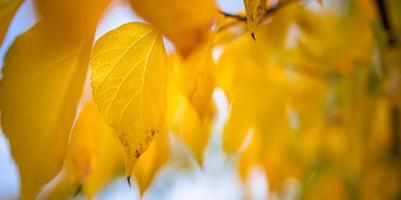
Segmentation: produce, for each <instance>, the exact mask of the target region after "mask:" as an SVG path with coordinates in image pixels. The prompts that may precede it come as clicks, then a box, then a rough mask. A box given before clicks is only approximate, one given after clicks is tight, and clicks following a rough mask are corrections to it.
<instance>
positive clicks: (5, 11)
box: [0, 0, 23, 47]
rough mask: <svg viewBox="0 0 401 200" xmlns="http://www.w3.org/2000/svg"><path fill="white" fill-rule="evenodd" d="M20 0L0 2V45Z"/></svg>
mask: <svg viewBox="0 0 401 200" xmlns="http://www.w3.org/2000/svg"><path fill="white" fill-rule="evenodd" d="M22 2H23V1H22V0H5V1H4V0H2V1H1V2H0V47H1V44H2V42H3V39H4V36H5V35H6V33H7V28H8V26H9V25H10V22H11V20H12V19H13V17H14V15H15V12H17V9H18V7H19V6H20V5H21V3H22Z"/></svg>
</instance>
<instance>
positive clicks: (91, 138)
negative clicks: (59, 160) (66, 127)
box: [45, 102, 124, 199]
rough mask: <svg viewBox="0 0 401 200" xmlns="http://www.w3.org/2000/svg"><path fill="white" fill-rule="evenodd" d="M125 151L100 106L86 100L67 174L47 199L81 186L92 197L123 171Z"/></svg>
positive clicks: (64, 195) (69, 194)
mask: <svg viewBox="0 0 401 200" xmlns="http://www.w3.org/2000/svg"><path fill="white" fill-rule="evenodd" d="M123 159H124V158H123V152H122V149H121V147H120V144H119V142H118V139H117V136H116V135H115V134H114V132H113V130H112V128H111V127H109V126H108V125H107V124H106V123H105V122H104V120H103V118H102V116H101V115H100V114H99V113H98V111H97V110H96V107H95V104H94V103H93V102H88V103H86V104H85V106H84V108H83V110H82V111H81V113H80V116H79V118H78V120H77V122H76V123H75V126H74V128H73V131H72V133H71V142H70V144H69V146H68V153H67V157H66V160H65V163H64V168H63V169H64V171H63V173H64V174H63V177H62V178H61V180H60V181H59V182H58V183H57V184H56V185H55V187H53V188H52V189H51V190H50V192H49V193H48V194H46V196H45V198H46V199H68V198H71V197H72V196H73V195H74V194H75V193H77V192H79V190H80V188H81V189H82V190H83V192H84V193H85V194H86V196H87V197H88V198H89V199H91V198H92V197H93V196H94V194H95V193H96V192H97V191H99V189H100V188H101V187H102V186H104V185H105V184H106V183H107V182H108V181H110V180H112V179H113V178H115V177H117V176H118V175H120V174H121V173H122V172H123V167H124V163H123Z"/></svg>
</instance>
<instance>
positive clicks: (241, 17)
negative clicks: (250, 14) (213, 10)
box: [220, 11, 246, 21]
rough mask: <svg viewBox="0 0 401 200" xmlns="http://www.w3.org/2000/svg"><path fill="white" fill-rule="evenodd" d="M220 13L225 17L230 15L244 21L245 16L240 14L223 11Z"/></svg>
mask: <svg viewBox="0 0 401 200" xmlns="http://www.w3.org/2000/svg"><path fill="white" fill-rule="evenodd" d="M220 13H221V14H223V15H224V16H225V17H231V18H235V19H237V20H240V21H246V17H245V16H242V15H235V14H230V13H226V12H224V11H220Z"/></svg>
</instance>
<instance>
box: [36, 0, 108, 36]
mask: <svg viewBox="0 0 401 200" xmlns="http://www.w3.org/2000/svg"><path fill="white" fill-rule="evenodd" d="M109 3H110V0H84V1H82V0H35V6H36V8H37V10H38V13H39V15H40V17H41V19H42V22H43V23H45V24H46V25H47V26H48V28H49V30H50V31H56V32H58V33H57V34H60V33H62V35H63V36H64V37H65V38H68V39H73V40H75V39H81V38H82V37H83V36H86V35H87V34H88V33H92V32H94V31H95V29H96V25H97V20H98V19H99V17H100V15H101V14H102V13H103V11H104V10H105V9H106V7H107V5H108V4H109ZM54 34H56V33H54Z"/></svg>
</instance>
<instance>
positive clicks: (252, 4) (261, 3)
mask: <svg viewBox="0 0 401 200" xmlns="http://www.w3.org/2000/svg"><path fill="white" fill-rule="evenodd" d="M244 5H245V12H246V19H247V21H248V27H249V29H250V30H251V31H254V30H255V28H256V27H258V26H259V24H260V23H261V22H262V19H263V17H264V16H265V13H266V0H244Z"/></svg>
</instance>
